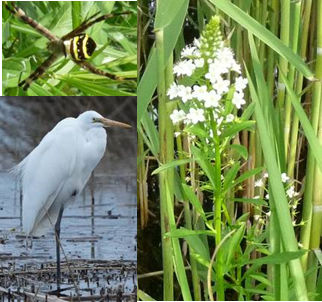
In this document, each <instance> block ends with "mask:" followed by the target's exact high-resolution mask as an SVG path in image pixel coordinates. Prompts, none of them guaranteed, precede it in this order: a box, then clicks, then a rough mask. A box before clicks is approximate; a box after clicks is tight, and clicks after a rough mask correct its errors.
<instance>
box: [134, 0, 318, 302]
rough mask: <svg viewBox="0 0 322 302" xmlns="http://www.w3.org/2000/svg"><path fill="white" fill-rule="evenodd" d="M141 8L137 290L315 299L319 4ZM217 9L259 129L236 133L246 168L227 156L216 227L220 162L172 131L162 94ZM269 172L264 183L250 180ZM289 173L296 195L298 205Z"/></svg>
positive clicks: (170, 295) (238, 2)
mask: <svg viewBox="0 0 322 302" xmlns="http://www.w3.org/2000/svg"><path fill="white" fill-rule="evenodd" d="M138 4H139V27H138V41H139V68H140V80H139V84H138V100H139V101H138V198H139V214H140V217H139V223H140V228H141V230H140V231H139V235H138V263H139V266H138V273H139V275H138V280H139V284H138V285H139V292H138V293H139V298H140V299H141V300H146V301H147V300H213V299H215V298H216V299H217V300H224V299H226V300H239V301H242V300H277V301H280V300H289V299H290V300H308V299H310V300H317V301H320V300H321V299H322V272H321V264H322V256H321V255H322V253H321V230H322V227H321V226H322V211H321V207H322V190H321V176H322V175H321V171H322V170H321V167H322V165H321V163H322V148H321V141H322V131H321V129H322V106H321V104H322V90H321V89H322V82H321V81H322V1H321V0H316V1H311V0H306V1H304V0H303V1H302V0H297V1H290V0H286V1H278V0H246V1H244V0H231V1H229V0H191V1H189V0H182V1H175V2H174V1H171V0H164V1H153V0H139V1H138ZM215 14H216V15H218V16H220V18H221V29H222V33H223V36H224V39H226V40H225V43H226V45H228V46H230V47H231V48H232V49H233V50H234V52H235V54H236V58H237V60H238V61H239V62H240V63H241V64H242V65H243V66H242V69H243V75H244V77H247V78H248V82H249V90H248V92H246V98H247V103H248V107H247V108H250V109H247V110H248V113H247V115H248V114H249V118H250V119H251V120H253V121H255V126H254V127H249V128H248V129H240V131H239V132H237V134H238V135H237V136H236V132H235V135H233V136H231V137H230V138H231V144H239V145H240V147H238V148H236V149H239V152H237V153H238V156H237V159H236V161H235V163H236V162H238V163H240V167H242V168H241V169H236V167H235V170H237V171H235V172H234V171H232V169H233V168H234V165H232V166H231V165H229V164H228V161H229V159H230V158H228V159H227V158H221V160H222V162H223V164H226V166H225V168H223V169H222V170H221V171H222V172H223V175H224V179H223V180H222V182H221V184H220V187H221V186H222V185H223V184H225V181H226V182H227V181H228V183H231V184H233V185H232V186H231V189H230V196H231V197H230V198H231V199H234V200H233V202H228V200H225V201H224V203H223V204H222V205H221V206H220V212H219V217H220V218H221V223H220V224H219V226H218V225H217V226H215V227H213V225H212V222H211V221H212V220H213V217H214V216H215V215H217V214H218V213H217V214H216V213H214V210H213V202H214V204H215V208H216V204H217V203H216V202H217V199H216V196H215V198H214V195H215V194H216V192H217V191H216V190H218V188H217V189H216V187H215V186H213V184H212V182H211V177H212V175H213V173H216V161H217V159H216V160H215V161H214V159H213V158H211V157H210V156H209V153H207V152H206V151H205V150H206V149H203V151H204V152H203V153H200V154H199V155H197V154H196V153H194V152H193V151H191V149H192V150H193V147H192V145H193V144H191V142H190V141H189V140H187V138H186V137H185V136H183V137H182V140H181V139H180V135H179V139H178V137H177V138H175V136H174V133H175V132H176V131H181V130H182V128H181V129H180V128H177V127H172V126H171V125H172V123H171V120H170V118H169V115H170V114H171V112H172V111H173V109H174V108H176V106H177V103H178V102H176V101H170V100H169V99H168V97H167V90H168V88H169V86H170V84H171V83H172V82H173V78H174V76H173V64H174V62H178V60H179V59H180V53H181V50H182V49H183V48H184V47H185V45H187V44H190V43H192V42H193V39H194V38H195V37H197V38H198V37H199V36H200V33H201V32H202V31H203V29H204V28H205V26H206V24H207V23H208V22H209V20H210V18H211V16H213V15H215ZM242 114H243V112H238V115H239V116H241V115H242ZM197 136H198V135H197ZM200 140H201V139H200ZM233 141H234V143H233ZM197 143H200V141H198V142H197ZM187 146H188V147H187ZM189 146H190V150H189ZM198 146H199V145H198ZM230 155H231V154H230ZM156 169H157V170H156ZM256 169H259V170H256ZM255 171H257V173H254V172H255ZM259 171H262V172H259ZM264 171H267V172H268V174H269V176H270V177H269V180H268V183H267V184H265V185H264V187H261V188H258V187H255V182H256V181H257V180H258V179H260V178H261V176H262V175H263V174H262V173H263V172H264ZM282 172H284V173H286V174H287V175H288V177H290V179H292V182H294V186H295V189H296V191H297V192H299V198H297V199H296V201H295V202H294V200H293V203H292V202H290V200H289V199H288V197H287V194H286V187H285V184H284V183H283V181H282V179H281V173H282ZM240 177H243V178H242V179H243V181H242V182H241V187H240V186H239V187H238V188H237V187H235V185H234V184H235V183H236V180H238V179H239V180H240ZM217 181H218V180H217ZM239 184H240V183H239ZM187 187H188V189H187ZM205 187H206V188H207V189H208V192H207V189H205ZM237 191H238V192H237ZM189 192H190V193H189ZM266 193H269V198H265V196H266ZM255 196H260V200H261V201H262V202H260V203H258V202H257V201H256V198H254V197H255ZM238 197H239V200H238V201H237V198H238ZM267 197H268V196H267ZM217 208H218V207H217ZM227 209H228V213H229V214H228V215H227V213H226V210H227ZM219 231H220V232H221V233H222V238H221V239H222V240H220V242H218V241H217V238H218V232H219ZM222 246H223V248H222V249H221V250H220V248H221V247H222ZM221 251H224V252H221ZM217 253H218V255H217Z"/></svg>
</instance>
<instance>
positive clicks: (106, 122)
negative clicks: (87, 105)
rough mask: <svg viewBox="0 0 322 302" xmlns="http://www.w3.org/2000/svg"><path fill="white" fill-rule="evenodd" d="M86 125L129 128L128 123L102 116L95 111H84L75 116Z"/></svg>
mask: <svg viewBox="0 0 322 302" xmlns="http://www.w3.org/2000/svg"><path fill="white" fill-rule="evenodd" d="M77 119H78V120H80V121H81V122H82V123H83V124H84V125H86V126H87V127H105V128H107V127H120V128H131V126H130V125H128V124H125V123H121V122H117V121H113V120H110V119H107V118H104V117H103V116H101V115H100V114H99V113H97V112H96V111H86V112H84V113H82V114H80V115H79V116H78V118H77Z"/></svg>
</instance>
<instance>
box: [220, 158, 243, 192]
mask: <svg viewBox="0 0 322 302" xmlns="http://www.w3.org/2000/svg"><path fill="white" fill-rule="evenodd" d="M239 169H240V163H239V162H236V163H234V164H233V166H232V167H231V168H230V169H229V170H228V172H227V173H226V174H225V180H224V186H223V191H224V192H226V191H227V190H228V189H229V188H230V187H232V186H233V181H234V179H235V178H236V175H237V173H238V171H239Z"/></svg>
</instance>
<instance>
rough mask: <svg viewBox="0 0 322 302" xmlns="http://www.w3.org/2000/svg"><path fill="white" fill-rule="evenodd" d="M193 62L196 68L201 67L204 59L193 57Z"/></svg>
mask: <svg viewBox="0 0 322 302" xmlns="http://www.w3.org/2000/svg"><path fill="white" fill-rule="evenodd" d="M193 63H194V64H195V65H196V67H197V68H201V67H203V66H204V64H205V60H204V59H203V58H200V59H195V60H194V61H193Z"/></svg>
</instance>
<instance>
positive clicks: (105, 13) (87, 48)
mask: <svg viewBox="0 0 322 302" xmlns="http://www.w3.org/2000/svg"><path fill="white" fill-rule="evenodd" d="M136 78H137V7H136V1H3V2H2V95H4V96H24V95H26V96H131V95H136Z"/></svg>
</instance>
